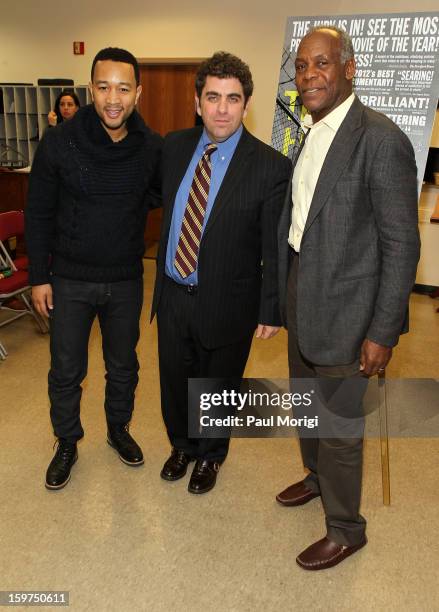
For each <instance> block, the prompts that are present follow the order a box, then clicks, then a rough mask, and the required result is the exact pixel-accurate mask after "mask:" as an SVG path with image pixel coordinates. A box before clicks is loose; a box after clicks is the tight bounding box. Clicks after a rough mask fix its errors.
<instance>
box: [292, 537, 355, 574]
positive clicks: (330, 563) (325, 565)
mask: <svg viewBox="0 0 439 612" xmlns="http://www.w3.org/2000/svg"><path fill="white" fill-rule="evenodd" d="M366 544H367V538H366V539H365V540H364V542H361V543H360V544H356V545H355V546H351V548H350V550H349V551H348V552H345V553H343V555H338V556H337V557H335V558H334V559H332V560H331V561H327V562H326V563H321V564H320V565H305V564H303V563H301V562H300V561H299V557H296V563H297V565H299V566H300V567H301V568H302V569H304V570H310V571H312V572H317V571H319V570H325V569H329V568H330V567H335V566H336V565H338V564H339V563H341V562H342V561H344V560H345V559H347V558H348V557H350V556H351V555H353V554H354V553H355V552H357V550H360V549H361V548H363V546H366Z"/></svg>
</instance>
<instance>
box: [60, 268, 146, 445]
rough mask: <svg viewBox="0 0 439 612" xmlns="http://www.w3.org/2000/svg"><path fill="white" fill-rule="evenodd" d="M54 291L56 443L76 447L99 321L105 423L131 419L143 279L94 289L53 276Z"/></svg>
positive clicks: (136, 381) (94, 285) (116, 422)
mask: <svg viewBox="0 0 439 612" xmlns="http://www.w3.org/2000/svg"><path fill="white" fill-rule="evenodd" d="M52 288H53V303H54V309H53V311H52V314H51V317H50V352H51V367H50V371H49V397H50V402H51V407H50V417H51V420H52V425H53V429H54V432H55V435H56V436H57V437H58V438H62V439H64V440H67V441H68V442H76V441H77V440H79V439H80V438H82V436H83V435H84V430H83V429H82V425H81V420H80V401H81V394H82V388H81V383H82V381H83V380H84V378H85V377H86V375H87V365H88V341H89V337H90V330H91V326H92V324H93V321H94V319H95V317H96V316H97V317H98V319H99V324H100V328H101V334H102V350H103V355H104V361H105V368H106V376H105V378H106V386H105V412H106V417H107V422H108V423H110V424H125V423H128V422H129V421H130V419H131V415H132V412H133V408H134V392H135V389H136V386H137V383H138V380H139V377H138V370H139V363H138V361H137V354H136V345H137V342H138V339H139V319H140V313H141V310H142V304H143V279H142V278H139V279H136V280H128V281H119V282H116V283H90V282H85V281H77V280H69V279H65V278H60V277H56V276H54V277H53V280H52Z"/></svg>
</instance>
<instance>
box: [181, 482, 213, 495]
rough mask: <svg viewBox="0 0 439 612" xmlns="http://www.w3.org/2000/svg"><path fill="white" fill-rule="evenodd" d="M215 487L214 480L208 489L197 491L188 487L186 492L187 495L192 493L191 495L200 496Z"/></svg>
mask: <svg viewBox="0 0 439 612" xmlns="http://www.w3.org/2000/svg"><path fill="white" fill-rule="evenodd" d="M215 485H216V480H215V482H214V483H213V485H212V486H210V487H209V488H208V489H202V490H201V491H200V490H199V489H192V488H191V487H190V486H188V488H187V490H188V491H189V493H192V494H193V495H202V494H203V493H208V492H209V491H212V489H213V487H214V486H215Z"/></svg>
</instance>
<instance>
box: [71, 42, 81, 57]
mask: <svg viewBox="0 0 439 612" xmlns="http://www.w3.org/2000/svg"><path fill="white" fill-rule="evenodd" d="M73 53H74V54H75V55H84V43H83V42H78V41H76V42H74V43H73Z"/></svg>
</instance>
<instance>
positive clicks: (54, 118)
mask: <svg viewBox="0 0 439 612" xmlns="http://www.w3.org/2000/svg"><path fill="white" fill-rule="evenodd" d="M47 120H48V122H49V125H51V126H52V127H55V125H56V122H57V121H58V117H57V116H56V113H55V111H52V110H51V111H50V113H49V114H48V115H47Z"/></svg>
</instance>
